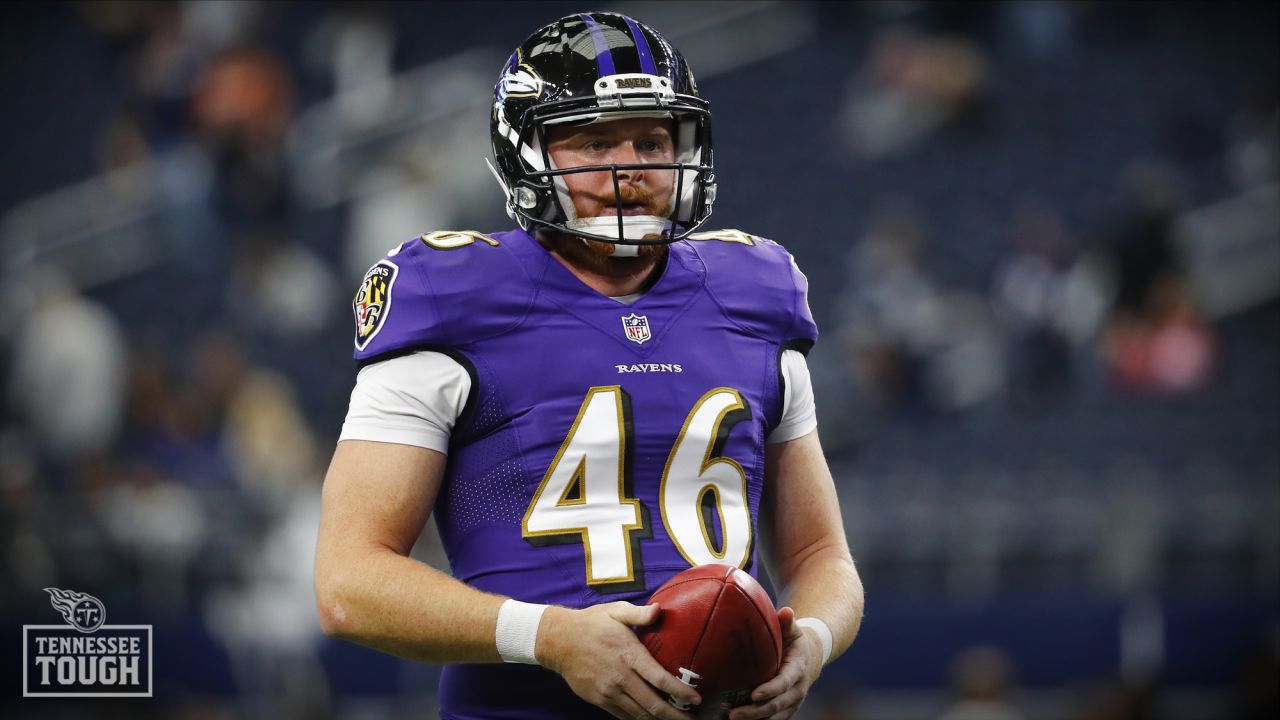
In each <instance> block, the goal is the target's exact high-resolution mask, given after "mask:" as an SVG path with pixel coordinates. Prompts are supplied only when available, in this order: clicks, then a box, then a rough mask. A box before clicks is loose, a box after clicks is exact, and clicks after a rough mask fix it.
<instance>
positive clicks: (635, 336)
mask: <svg viewBox="0 0 1280 720" xmlns="http://www.w3.org/2000/svg"><path fill="white" fill-rule="evenodd" d="M622 329H623V330H624V331H625V332H626V333H627V339H628V340H630V341H631V342H633V343H635V344H637V345H643V344H645V342H647V341H648V340H649V338H650V337H652V335H650V334H649V316H648V315H637V314H635V313H631V314H630V315H624V316H623V317H622Z"/></svg>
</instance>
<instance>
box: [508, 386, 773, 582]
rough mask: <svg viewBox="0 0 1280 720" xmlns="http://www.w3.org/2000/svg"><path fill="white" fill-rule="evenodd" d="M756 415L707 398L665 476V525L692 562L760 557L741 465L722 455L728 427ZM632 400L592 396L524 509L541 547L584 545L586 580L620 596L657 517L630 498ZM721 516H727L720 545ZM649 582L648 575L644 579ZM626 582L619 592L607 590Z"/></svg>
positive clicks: (735, 401)
mask: <svg viewBox="0 0 1280 720" xmlns="http://www.w3.org/2000/svg"><path fill="white" fill-rule="evenodd" d="M747 417H749V414H748V411H747V407H746V402H745V401H744V400H743V399H742V396H741V395H740V394H739V393H738V391H736V390H733V389H731V388H725V387H719V388H715V389H713V390H710V391H708V392H707V393H706V394H705V395H703V396H702V397H701V398H700V399H699V400H698V402H697V403H695V404H694V406H693V409H692V410H690V411H689V415H688V416H687V417H686V418H685V421H684V426H683V427H682V428H681V429H680V435H679V436H678V437H677V438H676V442H675V445H674V447H672V448H671V454H670V455H668V457H667V463H666V466H665V468H664V469H663V472H662V483H661V486H660V489H659V491H658V504H659V510H660V511H661V516H662V524H663V526H665V527H666V530H667V535H668V536H669V537H670V538H671V541H672V543H673V544H674V545H675V547H676V549H677V550H678V551H679V552H680V554H681V555H682V556H684V559H685V560H687V561H688V562H689V564H690V565H695V566H696V565H705V564H707V563H728V564H730V565H737V566H738V567H743V566H744V565H745V564H746V562H747V560H748V559H749V558H750V555H751V543H752V528H751V511H750V508H749V507H748V505H747V477H746V473H745V472H743V470H742V466H741V465H739V464H738V462H737V461H735V460H733V459H732V458H728V457H723V456H721V454H720V453H721V451H722V449H723V447H724V443H725V441H726V439H727V438H728V435H729V430H730V429H731V428H732V427H733V425H735V424H736V423H738V422H740V421H742V420H745V419H746V418H747ZM631 440H632V438H631V402H630V398H629V397H628V395H627V393H626V391H624V390H623V389H622V388H621V387H619V386H617V385H610V386H605V387H593V388H591V389H590V390H588V391H587V396H586V398H585V399H584V400H583V401H582V406H581V407H580V408H579V409H578V416H577V418H576V419H575V420H574V421H573V425H572V426H571V427H570V429H569V434H568V436H567V437H566V438H565V440H564V442H563V443H562V444H561V445H560V450H559V451H558V452H557V453H556V456H555V459H554V460H552V461H551V466H550V467H549V468H548V469H547V473H546V475H544V476H543V478H542V483H541V484H540V485H539V486H538V490H537V492H535V493H534V495H533V501H532V502H531V503H529V509H528V510H526V511H525V514H524V521H523V525H522V528H521V530H522V532H523V535H524V537H525V539H526V540H528V541H530V542H532V543H534V544H542V543H545V542H566V541H569V542H577V541H580V542H581V543H582V545H583V549H584V553H585V557H586V565H587V567H586V575H587V584H588V585H591V586H593V587H596V589H597V590H600V591H604V592H609V591H621V590H624V589H629V588H631V587H632V586H633V585H634V583H635V582H636V581H637V577H636V560H637V557H636V556H637V555H638V554H639V548H638V544H639V543H638V540H639V538H640V537H646V536H648V535H649V533H647V532H646V531H647V530H648V528H647V527H646V521H647V516H648V513H647V512H645V509H644V508H643V507H642V506H641V503H640V500H638V499H637V498H635V497H632V496H631V492H632V490H631V488H632V484H631V478H630V477H628V474H629V472H630V462H629V458H628V452H629V449H630V446H631ZM713 511H714V517H717V518H718V519H719V522H718V523H717V524H718V525H719V528H718V530H719V532H718V535H719V539H718V542H717V538H716V537H715V535H716V534H717V533H716V532H715V530H716V528H715V527H714V526H713V523H714V520H713V516H712V514H711V513H712V512H713ZM641 580H642V578H641ZM615 585H616V586H618V587H617V589H616V590H614V589H613V588H606V587H600V586H615Z"/></svg>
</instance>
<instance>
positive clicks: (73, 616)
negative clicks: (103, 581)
mask: <svg viewBox="0 0 1280 720" xmlns="http://www.w3.org/2000/svg"><path fill="white" fill-rule="evenodd" d="M44 591H45V592H47V593H49V602H50V603H51V604H52V605H53V608H54V609H55V610H57V611H58V612H60V613H62V617H63V619H64V620H66V621H67V622H68V623H70V624H71V626H72V627H74V628H75V629H77V630H79V631H80V632H82V633H91V632H93V631H94V630H97V629H98V628H100V627H102V623H104V622H106V620H107V608H106V606H105V605H103V604H102V601H101V600H99V599H98V598H96V597H94V596H92V595H89V594H88V593H82V592H76V591H74V590H60V589H58V588H45V589H44Z"/></svg>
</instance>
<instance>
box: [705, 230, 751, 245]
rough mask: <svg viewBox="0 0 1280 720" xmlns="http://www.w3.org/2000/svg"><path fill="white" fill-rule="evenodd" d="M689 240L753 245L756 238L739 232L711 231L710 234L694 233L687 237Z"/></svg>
mask: <svg viewBox="0 0 1280 720" xmlns="http://www.w3.org/2000/svg"><path fill="white" fill-rule="evenodd" d="M689 239H690V240H698V241H705V240H719V241H720V242H731V243H740V244H742V245H755V244H756V240H757V239H758V238H757V237H756V236H755V235H751V234H748V233H744V232H742V231H741V230H712V231H711V232H700V233H694V234H692V235H690V236H689Z"/></svg>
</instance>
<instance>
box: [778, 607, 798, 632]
mask: <svg viewBox="0 0 1280 720" xmlns="http://www.w3.org/2000/svg"><path fill="white" fill-rule="evenodd" d="M795 622H796V611H795V610H792V609H791V608H790V607H783V608H782V609H781V610H779V611H778V625H779V626H781V629H782V637H783V638H787V637H790V636H791V634H792V633H793V632H794V631H795Z"/></svg>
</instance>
